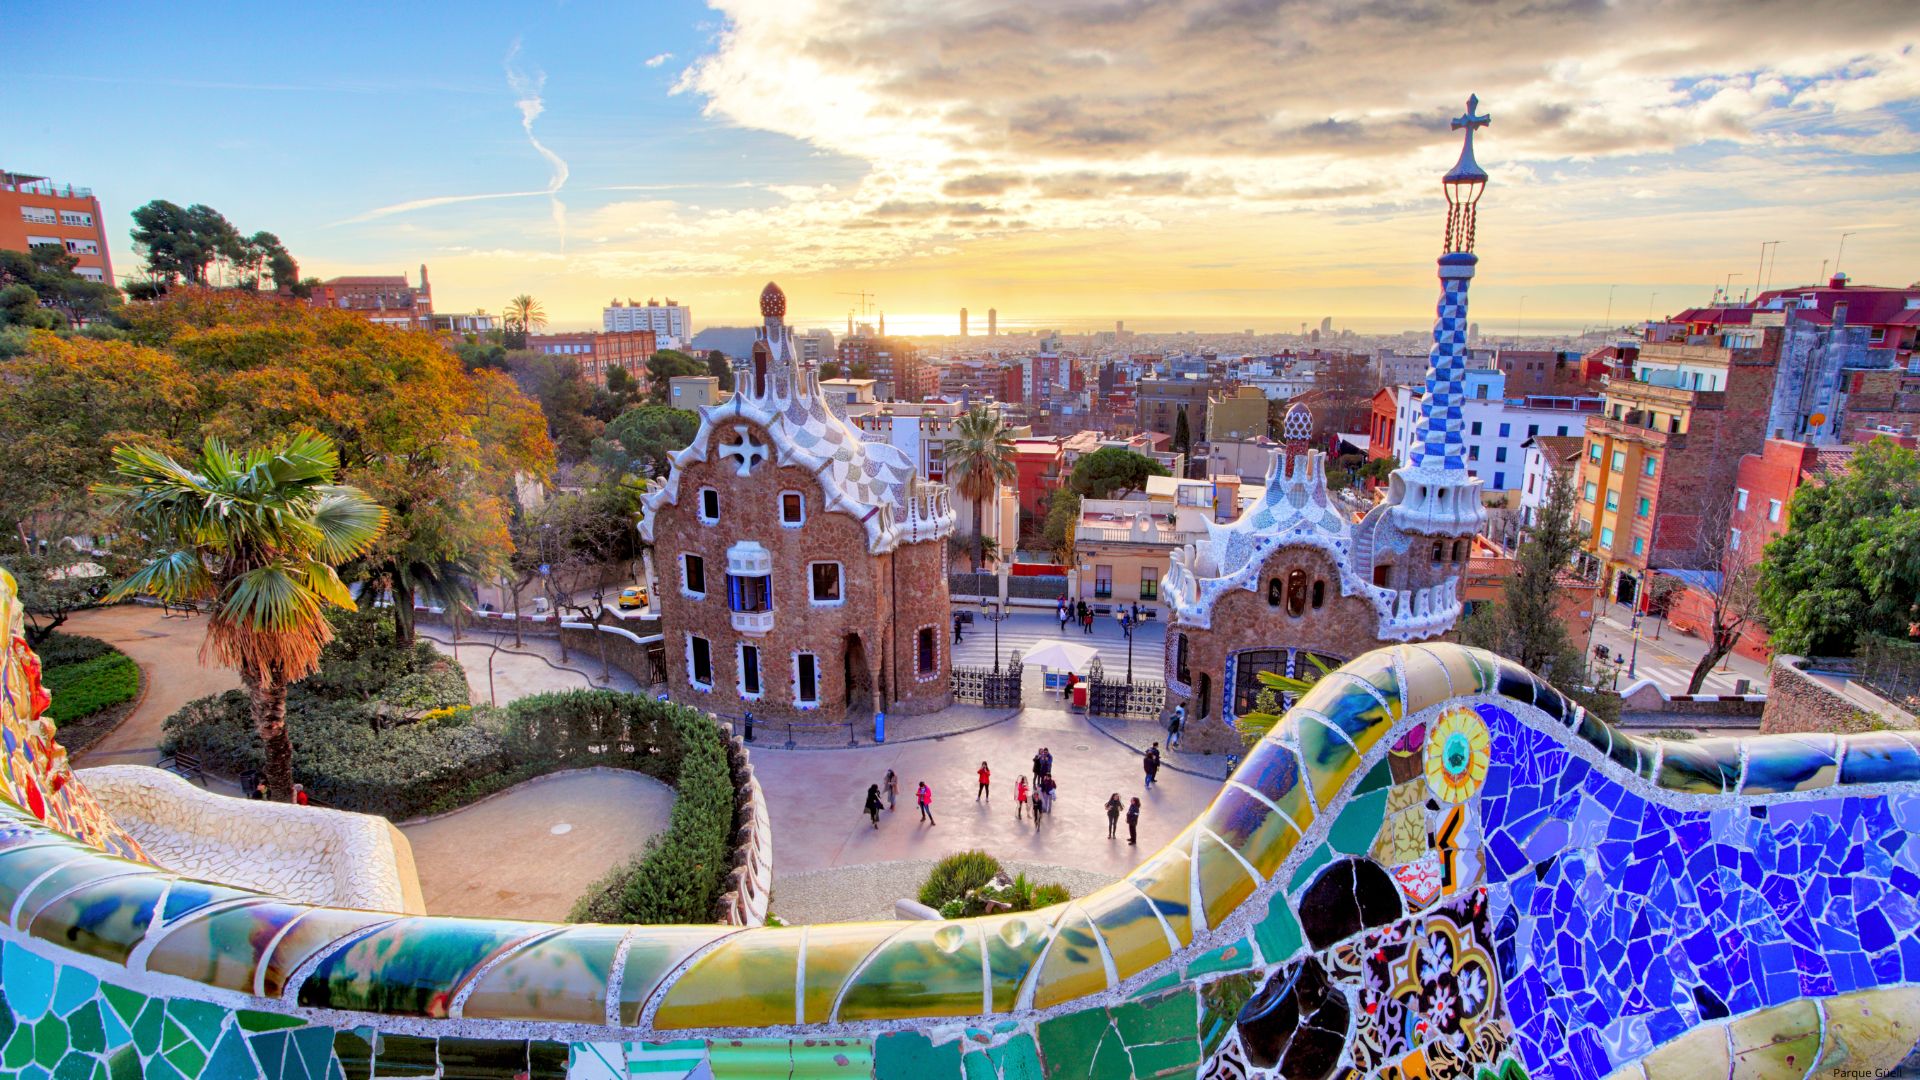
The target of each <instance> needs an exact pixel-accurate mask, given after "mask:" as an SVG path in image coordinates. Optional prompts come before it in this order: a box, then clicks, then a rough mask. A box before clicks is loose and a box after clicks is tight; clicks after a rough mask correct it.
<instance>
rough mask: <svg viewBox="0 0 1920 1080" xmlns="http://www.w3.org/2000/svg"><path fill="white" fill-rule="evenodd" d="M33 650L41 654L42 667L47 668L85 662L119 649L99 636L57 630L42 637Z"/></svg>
mask: <svg viewBox="0 0 1920 1080" xmlns="http://www.w3.org/2000/svg"><path fill="white" fill-rule="evenodd" d="M33 651H34V652H35V653H37V654H38V655H39V657H40V667H41V668H42V669H43V670H45V669H48V668H57V667H64V666H66V665H67V664H79V663H84V662H85V661H88V660H91V659H93V658H94V657H96V656H105V655H107V654H108V653H111V652H116V651H118V650H116V649H115V648H114V647H113V646H111V645H109V644H107V643H106V642H104V641H101V640H100V639H99V638H97V637H87V636H85V635H83V634H63V633H61V632H60V631H58V630H55V631H54V632H53V633H51V634H48V635H47V636H46V637H45V638H42V639H41V641H40V644H38V645H35V646H34V647H33Z"/></svg>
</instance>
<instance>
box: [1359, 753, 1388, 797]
mask: <svg viewBox="0 0 1920 1080" xmlns="http://www.w3.org/2000/svg"><path fill="white" fill-rule="evenodd" d="M1392 786H1393V770H1392V769H1390V768H1388V767H1387V759H1386V758H1381V759H1380V763H1379V764H1378V765H1375V766H1374V767H1373V769H1372V771H1370V772H1368V773H1367V775H1366V776H1364V777H1362V778H1361V780H1360V786H1359V787H1357V788H1354V789H1353V793H1354V794H1355V795H1365V794H1366V793H1367V792H1369V791H1383V790H1385V789H1386V788H1389V787H1392Z"/></svg>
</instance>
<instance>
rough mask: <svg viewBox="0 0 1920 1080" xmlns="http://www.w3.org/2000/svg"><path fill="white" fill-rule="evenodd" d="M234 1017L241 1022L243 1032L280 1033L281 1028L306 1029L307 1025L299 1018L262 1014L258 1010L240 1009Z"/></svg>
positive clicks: (278, 1014)
mask: <svg viewBox="0 0 1920 1080" xmlns="http://www.w3.org/2000/svg"><path fill="white" fill-rule="evenodd" d="M233 1016H234V1019H235V1020H237V1021H239V1023H240V1030H242V1031H278V1030H280V1029H281V1028H296V1027H305V1026H306V1023H307V1022H306V1021H305V1020H302V1019H300V1018H299V1017H297V1016H287V1015H285V1014H283V1013H270V1012H260V1011H259V1010H257V1009H240V1010H238V1011H237V1012H235V1013H234V1014H233Z"/></svg>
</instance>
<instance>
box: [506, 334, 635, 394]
mask: <svg viewBox="0 0 1920 1080" xmlns="http://www.w3.org/2000/svg"><path fill="white" fill-rule="evenodd" d="M656 341H657V339H656V337H655V336H654V332H653V331H651V330H625V331H618V332H615V333H603V332H600V331H588V332H585V333H576V334H529V335H528V336H527V348H529V349H532V350H533V351H535V352H543V353H547V354H549V355H552V356H567V357H571V358H572V359H573V360H575V361H576V362H578V363H579V365H580V374H581V375H582V376H583V377H585V378H586V380H587V381H588V382H591V383H595V384H597V385H600V386H605V385H607V373H608V372H609V371H612V370H613V369H614V368H622V369H624V370H625V371H626V373H627V374H629V375H631V376H633V377H634V378H636V379H641V378H645V377H646V373H647V361H648V360H650V359H652V358H653V354H654V353H655V352H656V351H657V348H656Z"/></svg>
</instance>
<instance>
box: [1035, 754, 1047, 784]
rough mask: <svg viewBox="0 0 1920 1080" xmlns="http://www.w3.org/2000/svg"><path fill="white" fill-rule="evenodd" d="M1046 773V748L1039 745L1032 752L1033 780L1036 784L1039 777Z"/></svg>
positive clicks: (1038, 781)
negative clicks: (1038, 747)
mask: <svg viewBox="0 0 1920 1080" xmlns="http://www.w3.org/2000/svg"><path fill="white" fill-rule="evenodd" d="M1045 775H1047V748H1046V747H1044V746H1043V747H1041V748H1040V749H1038V750H1035V751H1034V752H1033V782H1034V784H1035V785H1036V786H1037V785H1038V784H1039V783H1040V778H1041V777H1043V776H1045Z"/></svg>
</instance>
